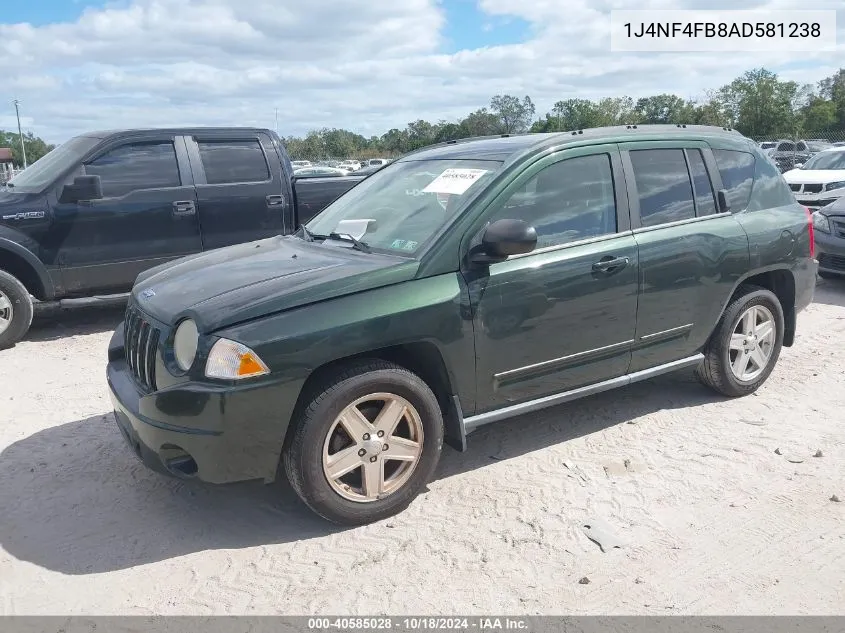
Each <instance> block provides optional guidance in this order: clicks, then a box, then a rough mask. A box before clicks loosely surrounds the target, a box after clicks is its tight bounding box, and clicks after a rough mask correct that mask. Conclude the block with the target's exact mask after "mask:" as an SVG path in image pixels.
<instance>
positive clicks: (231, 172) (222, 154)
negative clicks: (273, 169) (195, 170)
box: [197, 140, 270, 185]
mask: <svg viewBox="0 0 845 633" xmlns="http://www.w3.org/2000/svg"><path fill="white" fill-rule="evenodd" d="M197 145H199V150H200V158H201V159H202V166H203V168H204V169H205V179H206V182H208V184H210V185H222V184H227V183H236V182H263V181H265V180H269V179H270V168H269V167H268V166H267V159H266V158H265V157H264V150H263V149H262V148H261V144H260V143H259V142H258V141H257V140H250V141H198V142H197Z"/></svg>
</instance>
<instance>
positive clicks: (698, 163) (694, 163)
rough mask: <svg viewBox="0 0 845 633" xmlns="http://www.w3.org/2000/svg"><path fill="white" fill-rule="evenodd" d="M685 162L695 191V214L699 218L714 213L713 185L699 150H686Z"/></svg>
mask: <svg viewBox="0 0 845 633" xmlns="http://www.w3.org/2000/svg"><path fill="white" fill-rule="evenodd" d="M687 160H688V161H689V169H690V173H691V174H692V186H693V188H694V189H695V213H696V215H697V216H699V217H701V216H702V215H712V214H714V213H716V198H715V196H714V195H713V185H712V184H711V182H710V174H709V173H708V172H707V165H705V164H704V156H702V155H701V150H700V149H688V150H687Z"/></svg>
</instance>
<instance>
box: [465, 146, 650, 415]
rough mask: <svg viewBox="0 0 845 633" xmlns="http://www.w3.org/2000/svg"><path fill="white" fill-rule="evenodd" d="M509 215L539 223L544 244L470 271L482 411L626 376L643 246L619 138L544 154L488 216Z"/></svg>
mask: <svg viewBox="0 0 845 633" xmlns="http://www.w3.org/2000/svg"><path fill="white" fill-rule="evenodd" d="M505 218H515V219H522V220H525V221H526V222H528V223H530V224H531V225H533V226H534V227H535V228H536V230H537V234H538V243H537V247H536V249H535V250H534V251H533V252H531V253H528V254H525V255H519V256H512V257H511V258H509V259H508V260H506V261H504V262H501V263H495V264H492V265H489V266H488V267H485V268H473V267H468V268H467V269H466V270H465V271H464V279H465V280H466V282H467V285H468V288H467V290H468V292H469V297H470V303H471V305H472V306H473V308H474V310H473V324H474V331H475V334H474V336H475V351H476V366H477V371H476V376H477V390H476V391H477V407H476V413H483V412H485V411H489V410H491V409H495V408H500V407H502V406H507V405H511V404H516V403H520V402H525V401H530V400H535V399H538V398H542V397H544V396H548V395H551V394H556V393H561V392H565V391H569V390H571V389H576V388H578V387H582V386H585V385H588V384H592V383H596V382H600V381H603V380H608V379H611V378H615V377H618V376H622V375H624V374H625V373H626V372H627V370H628V365H629V363H630V358H631V344H632V343H633V339H634V332H635V329H636V312H637V246H636V242H635V241H634V238H633V236H632V234H631V231H630V226H629V217H628V206H627V201H626V196H625V188H624V179H623V176H622V166H621V161H620V157H619V153H618V150H617V148H616V146H615V145H602V146H593V147H589V148H578V149H572V150H567V151H564V152H560V153H558V154H554V155H551V156H548V157H546V158H544V159H542V160H540V161H538V162H537V163H535V164H534V165H532V166H531V167H529V168H528V169H527V170H526V171H525V172H523V173H522V174H521V175H520V176H519V177H517V179H516V180H515V181H514V182H513V183H512V184H511V185H510V186H509V187H508V188H507V189H506V190H505V191H504V192H503V194H502V195H501V196H500V197H499V199H498V200H497V201H496V202H494V203H493V205H492V212H490V213H488V214H486V215H485V217H484V218H483V224H486V223H487V222H492V221H495V220H499V219H505ZM478 228H479V229H481V226H479V227H478Z"/></svg>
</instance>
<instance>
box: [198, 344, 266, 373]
mask: <svg viewBox="0 0 845 633" xmlns="http://www.w3.org/2000/svg"><path fill="white" fill-rule="evenodd" d="M269 373H270V369H269V368H268V367H267V365H265V364H264V361H263V360H261V359H260V358H259V357H258V354H256V353H255V352H253V351H252V350H251V349H249V348H248V347H247V346H246V345H243V344H241V343H238V342H236V341H230V340H229V339H225V338H221V339H219V340H218V341H217V342H216V343H215V344H214V345H213V346H212V348H211V351H210V352H209V353H208V360H207V361H206V363H205V375H206V376H207V377H208V378H222V379H224V380H240V379H242V378H252V377H254V376H263V375H264V374H269Z"/></svg>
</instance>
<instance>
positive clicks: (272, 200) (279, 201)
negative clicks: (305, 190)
mask: <svg viewBox="0 0 845 633" xmlns="http://www.w3.org/2000/svg"><path fill="white" fill-rule="evenodd" d="M266 200H267V206H268V207H278V206H281V205H283V204H284V203H285V197H284V196H282V195H279V194H274V195H270V196H267V198H266Z"/></svg>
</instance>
